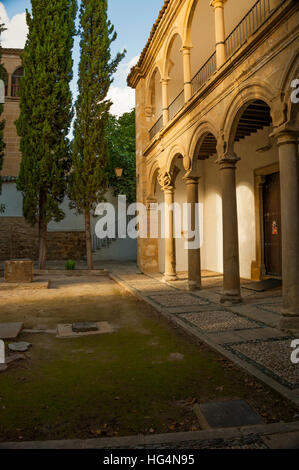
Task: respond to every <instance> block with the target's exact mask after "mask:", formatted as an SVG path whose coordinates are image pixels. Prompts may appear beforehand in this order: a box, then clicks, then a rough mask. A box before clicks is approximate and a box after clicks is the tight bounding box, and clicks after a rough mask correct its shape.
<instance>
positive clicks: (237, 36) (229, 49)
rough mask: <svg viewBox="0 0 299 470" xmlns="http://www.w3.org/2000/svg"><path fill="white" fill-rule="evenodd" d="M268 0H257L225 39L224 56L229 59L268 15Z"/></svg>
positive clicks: (269, 10)
mask: <svg viewBox="0 0 299 470" xmlns="http://www.w3.org/2000/svg"><path fill="white" fill-rule="evenodd" d="M270 12H271V5H270V0H258V1H257V2H256V3H255V4H254V5H253V7H252V8H251V9H250V10H249V12H248V13H247V14H246V16H244V18H243V19H242V20H241V22H240V23H239V24H238V25H237V26H236V27H235V29H234V30H233V31H232V32H231V33H230V35H229V36H228V37H227V38H226V41H225V49H226V58H227V59H229V58H230V57H231V56H232V55H233V54H234V53H235V52H236V51H237V50H238V49H239V48H240V47H241V46H243V44H245V42H246V41H247V39H248V38H249V37H250V36H252V34H254V33H255V32H256V31H257V30H258V28H259V27H260V26H261V25H262V24H263V23H264V21H266V19H267V18H268V17H269V16H270Z"/></svg>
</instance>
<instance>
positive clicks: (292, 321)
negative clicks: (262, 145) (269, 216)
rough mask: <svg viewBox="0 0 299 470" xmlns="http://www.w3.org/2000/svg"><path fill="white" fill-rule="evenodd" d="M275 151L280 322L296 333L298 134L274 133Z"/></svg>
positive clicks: (298, 312)
mask: <svg viewBox="0 0 299 470" xmlns="http://www.w3.org/2000/svg"><path fill="white" fill-rule="evenodd" d="M275 135H276V138H277V145H278V149H279V165H280V185H281V227H282V277H283V305H284V310H283V318H282V320H281V327H282V328H283V329H286V330H289V331H293V330H295V331H299V157H298V136H299V132H295V131H293V132H292V131H288V130H281V131H278V132H276V133H275Z"/></svg>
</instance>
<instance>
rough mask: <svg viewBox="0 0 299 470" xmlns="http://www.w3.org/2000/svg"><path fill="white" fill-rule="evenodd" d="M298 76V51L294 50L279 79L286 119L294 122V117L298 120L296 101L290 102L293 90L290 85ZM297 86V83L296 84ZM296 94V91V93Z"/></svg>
mask: <svg viewBox="0 0 299 470" xmlns="http://www.w3.org/2000/svg"><path fill="white" fill-rule="evenodd" d="M298 78H299V52H296V53H295V54H294V56H293V57H292V60H291V61H290V63H289V66H288V67H287V69H286V72H285V74H284V75H283V77H282V81H281V87H280V89H281V97H282V100H283V103H284V104H285V106H286V110H287V112H286V114H287V116H286V119H287V120H288V121H289V122H291V123H295V121H296V118H297V121H298V103H295V102H294V103H292V94H293V92H294V91H295V88H292V87H291V83H292V81H293V80H295V79H298ZM296 88H298V85H297V86H296ZM297 96H298V93H297Z"/></svg>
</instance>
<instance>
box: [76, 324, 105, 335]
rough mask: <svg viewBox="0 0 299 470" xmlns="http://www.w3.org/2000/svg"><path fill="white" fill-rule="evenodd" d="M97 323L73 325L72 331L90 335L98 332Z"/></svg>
mask: <svg viewBox="0 0 299 470" xmlns="http://www.w3.org/2000/svg"><path fill="white" fill-rule="evenodd" d="M98 329H99V328H98V324H97V323H90V322H84V323H73V325H72V330H73V332H74V333H90V332H91V331H98Z"/></svg>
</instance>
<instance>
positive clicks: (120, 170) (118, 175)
mask: <svg viewBox="0 0 299 470" xmlns="http://www.w3.org/2000/svg"><path fill="white" fill-rule="evenodd" d="M123 171H124V170H123V168H115V176H116V178H117V179H118V180H120V179H121V177H122V175H123Z"/></svg>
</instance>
